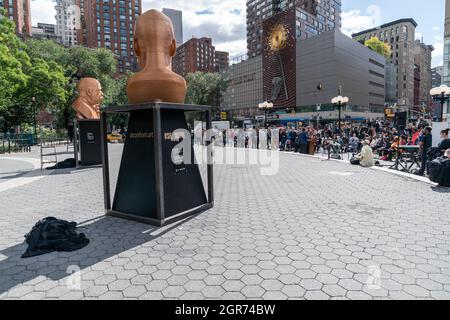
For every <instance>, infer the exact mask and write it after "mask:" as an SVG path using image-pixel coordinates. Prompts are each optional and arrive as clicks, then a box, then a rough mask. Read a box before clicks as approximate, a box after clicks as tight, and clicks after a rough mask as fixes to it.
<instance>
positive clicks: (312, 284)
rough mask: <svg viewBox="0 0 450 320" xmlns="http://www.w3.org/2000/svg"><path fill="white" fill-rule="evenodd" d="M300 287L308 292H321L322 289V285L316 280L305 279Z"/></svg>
mask: <svg viewBox="0 0 450 320" xmlns="http://www.w3.org/2000/svg"><path fill="white" fill-rule="evenodd" d="M300 286H302V287H303V288H304V289H306V290H307V291H308V290H320V289H321V288H322V286H323V285H322V283H320V282H319V281H317V280H315V279H303V280H301V281H300Z"/></svg>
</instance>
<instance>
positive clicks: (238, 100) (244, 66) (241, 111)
mask: <svg viewBox="0 0 450 320" xmlns="http://www.w3.org/2000/svg"><path fill="white" fill-rule="evenodd" d="M222 75H223V77H224V78H225V79H226V80H227V81H228V88H227V91H226V92H225V93H224V95H223V100H222V103H221V105H220V108H221V110H223V111H228V112H229V115H230V116H232V117H238V116H244V115H245V116H256V115H258V114H260V112H261V111H260V110H258V104H260V103H261V102H262V101H263V72H262V56H261V55H259V56H257V57H254V58H251V59H246V58H243V60H242V61H240V62H239V63H236V64H233V65H231V66H229V67H228V68H227V69H224V70H223V71H222Z"/></svg>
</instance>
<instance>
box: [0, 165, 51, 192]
mask: <svg viewBox="0 0 450 320" xmlns="http://www.w3.org/2000/svg"><path fill="white" fill-rule="evenodd" d="M0 160H13V161H24V162H28V163H30V164H32V165H33V167H34V168H33V169H32V170H31V171H28V172H26V173H25V174H23V175H21V176H19V177H17V178H11V179H9V180H8V181H5V182H3V183H0V192H3V191H7V190H11V189H14V188H18V187H21V186H24V185H26V184H29V183H32V182H35V181H38V180H40V179H42V178H44V177H46V176H48V175H50V174H52V173H53V172H54V171H55V170H45V168H44V169H43V170H42V171H41V162H40V160H38V159H35V158H26V157H0ZM37 172H40V173H41V174H40V175H36V173H37Z"/></svg>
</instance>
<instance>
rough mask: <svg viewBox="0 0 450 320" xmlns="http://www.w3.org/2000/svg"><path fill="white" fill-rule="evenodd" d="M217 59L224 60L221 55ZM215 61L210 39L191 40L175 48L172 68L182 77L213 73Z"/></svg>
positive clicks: (214, 52)
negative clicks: (198, 72)
mask: <svg viewBox="0 0 450 320" xmlns="http://www.w3.org/2000/svg"><path fill="white" fill-rule="evenodd" d="M218 57H219V58H220V57H222V58H224V57H223V55H222V54H219V56H218ZM216 59H217V57H216V48H215V47H214V46H213V45H212V39H211V38H205V37H203V38H192V39H191V40H188V41H186V42H185V43H183V45H182V46H180V47H178V48H177V53H176V55H175V57H174V58H173V61H172V68H173V71H174V72H176V73H178V74H179V75H181V76H183V77H184V76H186V75H187V74H188V73H193V72H196V71H200V72H215V71H216Z"/></svg>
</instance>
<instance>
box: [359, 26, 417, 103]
mask: <svg viewBox="0 0 450 320" xmlns="http://www.w3.org/2000/svg"><path fill="white" fill-rule="evenodd" d="M416 27H417V23H416V22H415V21H414V20H413V19H400V20H397V21H393V22H390V23H387V24H384V25H381V26H379V27H376V28H373V29H370V30H365V31H362V32H359V33H356V34H353V35H352V37H353V38H354V39H355V40H358V41H360V42H365V41H366V40H368V39H370V38H373V37H376V38H378V39H379V40H381V41H384V42H386V43H388V44H389V45H390V46H391V49H392V54H391V58H390V62H391V63H392V64H394V66H395V73H396V75H395V76H396V81H397V83H396V93H395V98H396V103H397V105H399V106H402V107H404V108H411V107H412V106H413V105H414V79H415V78H414V70H415V63H414V62H415V58H416V43H415V33H416ZM416 76H417V70H416Z"/></svg>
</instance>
